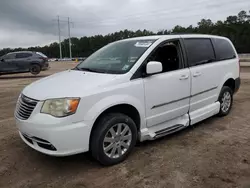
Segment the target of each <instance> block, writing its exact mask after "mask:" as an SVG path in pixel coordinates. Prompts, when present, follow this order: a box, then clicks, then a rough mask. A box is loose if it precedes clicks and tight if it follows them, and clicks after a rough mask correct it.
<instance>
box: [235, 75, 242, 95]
mask: <svg viewBox="0 0 250 188" xmlns="http://www.w3.org/2000/svg"><path fill="white" fill-rule="evenodd" d="M240 84H241V81H240V77H239V78H236V79H235V89H234V93H236V92H238V91H239V89H240Z"/></svg>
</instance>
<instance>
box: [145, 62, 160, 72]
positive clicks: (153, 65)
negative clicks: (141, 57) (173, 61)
mask: <svg viewBox="0 0 250 188" xmlns="http://www.w3.org/2000/svg"><path fill="white" fill-rule="evenodd" d="M146 72H147V74H156V73H159V72H162V63H161V62H159V61H150V62H148V64H147V68H146Z"/></svg>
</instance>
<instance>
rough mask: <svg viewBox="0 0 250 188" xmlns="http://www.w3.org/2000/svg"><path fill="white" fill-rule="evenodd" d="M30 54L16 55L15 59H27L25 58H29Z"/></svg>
mask: <svg viewBox="0 0 250 188" xmlns="http://www.w3.org/2000/svg"><path fill="white" fill-rule="evenodd" d="M31 56H32V54H30V53H17V54H16V58H27V57H31Z"/></svg>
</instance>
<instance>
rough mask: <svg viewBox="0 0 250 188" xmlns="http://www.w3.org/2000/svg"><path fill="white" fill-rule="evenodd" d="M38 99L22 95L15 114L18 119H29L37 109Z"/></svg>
mask: <svg viewBox="0 0 250 188" xmlns="http://www.w3.org/2000/svg"><path fill="white" fill-rule="evenodd" d="M37 103H38V100H35V99H31V98H29V97H27V96H25V95H21V96H20V97H19V99H18V101H17V105H16V111H15V116H16V117H17V118H18V119H22V120H27V119H28V118H29V117H30V115H31V113H32V112H33V110H34V109H35V107H36V105H37Z"/></svg>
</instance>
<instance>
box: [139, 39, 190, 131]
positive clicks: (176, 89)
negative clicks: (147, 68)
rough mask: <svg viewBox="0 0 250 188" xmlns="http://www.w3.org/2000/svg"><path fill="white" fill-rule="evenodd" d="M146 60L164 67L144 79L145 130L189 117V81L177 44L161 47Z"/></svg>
mask: <svg viewBox="0 0 250 188" xmlns="http://www.w3.org/2000/svg"><path fill="white" fill-rule="evenodd" d="M149 59H150V60H154V61H159V62H161V63H162V65H163V71H162V72H161V73H158V74H155V75H151V76H148V77H145V78H144V79H143V81H144V89H145V103H146V107H145V108H146V109H145V110H146V121H147V127H152V126H154V125H159V124H162V123H165V122H167V121H169V120H173V119H175V118H177V117H181V116H182V115H185V114H187V113H188V110H189V98H190V85H191V81H190V71H189V68H185V66H184V59H183V56H182V47H181V43H180V41H179V40H173V41H170V42H166V43H164V44H163V45H161V46H160V47H159V48H158V49H156V50H155V52H154V53H153V54H152V55H151V56H150V57H149ZM171 126H173V125H171ZM165 128H167V127H165Z"/></svg>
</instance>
